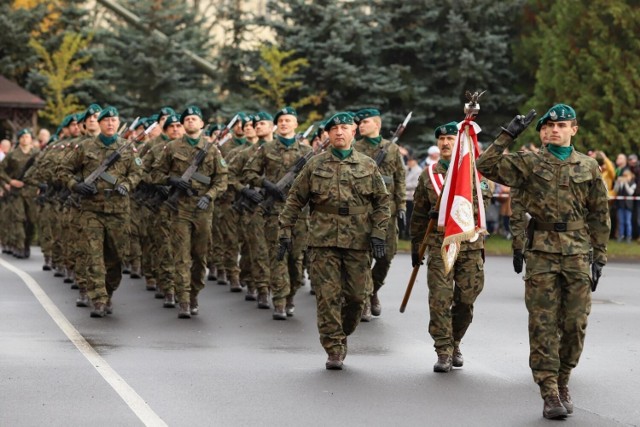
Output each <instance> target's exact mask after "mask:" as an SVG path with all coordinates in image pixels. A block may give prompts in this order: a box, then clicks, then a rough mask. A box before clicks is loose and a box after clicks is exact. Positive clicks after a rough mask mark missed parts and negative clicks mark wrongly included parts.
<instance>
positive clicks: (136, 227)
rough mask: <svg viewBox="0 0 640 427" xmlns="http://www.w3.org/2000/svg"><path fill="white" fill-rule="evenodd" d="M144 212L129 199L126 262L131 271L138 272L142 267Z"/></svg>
mask: <svg viewBox="0 0 640 427" xmlns="http://www.w3.org/2000/svg"><path fill="white" fill-rule="evenodd" d="M145 212H146V209H144V207H143V206H142V205H141V204H139V203H138V202H136V201H135V200H133V199H131V220H130V222H129V227H130V232H129V251H128V255H127V258H126V260H127V262H128V263H129V264H131V269H132V270H138V269H140V268H141V266H142V239H144V238H145V235H146V229H145V227H144V221H145V219H146V218H145Z"/></svg>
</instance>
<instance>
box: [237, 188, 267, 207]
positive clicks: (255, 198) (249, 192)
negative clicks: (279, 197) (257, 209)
mask: <svg viewBox="0 0 640 427" xmlns="http://www.w3.org/2000/svg"><path fill="white" fill-rule="evenodd" d="M240 193H242V195H243V196H244V197H246V198H247V199H249V200H251V201H252V202H253V203H255V204H258V203H261V202H262V201H263V200H264V197H262V194H260V192H259V191H256V190H254V189H253V188H249V187H245V188H243V189H242V190H241V191H240Z"/></svg>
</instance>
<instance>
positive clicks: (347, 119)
mask: <svg viewBox="0 0 640 427" xmlns="http://www.w3.org/2000/svg"><path fill="white" fill-rule="evenodd" d="M353 117H354V116H353V115H352V114H350V113H349V112H344V111H343V112H340V113H335V114H334V115H333V116H331V118H330V119H329V120H327V123H326V124H325V125H324V130H326V131H327V132H329V129H331V128H332V127H334V126H336V125H352V124H353Z"/></svg>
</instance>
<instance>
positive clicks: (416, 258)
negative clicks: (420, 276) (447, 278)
mask: <svg viewBox="0 0 640 427" xmlns="http://www.w3.org/2000/svg"><path fill="white" fill-rule="evenodd" d="M423 259H424V257H422V259H421V258H420V253H419V252H418V250H417V249H411V266H412V267H417V266H419V265H423V264H424V262H422V260H423Z"/></svg>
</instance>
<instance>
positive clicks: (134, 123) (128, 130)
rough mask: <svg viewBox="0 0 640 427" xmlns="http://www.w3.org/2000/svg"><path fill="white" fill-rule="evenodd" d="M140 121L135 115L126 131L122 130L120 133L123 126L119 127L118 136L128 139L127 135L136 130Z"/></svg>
mask: <svg viewBox="0 0 640 427" xmlns="http://www.w3.org/2000/svg"><path fill="white" fill-rule="evenodd" d="M139 122H140V117H139V116H138V117H136V119H135V120H134V121H133V123H131V126H129V129H127V130H126V132H124V134H122V130H123V129H125V126H126V125H125V126H123V127H121V128H120V131H119V132H118V136H119V137H121V138H124V139H129V137H130V136H131V135H132V134H133V132H134V131H135V130H136V127H138V124H139Z"/></svg>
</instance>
